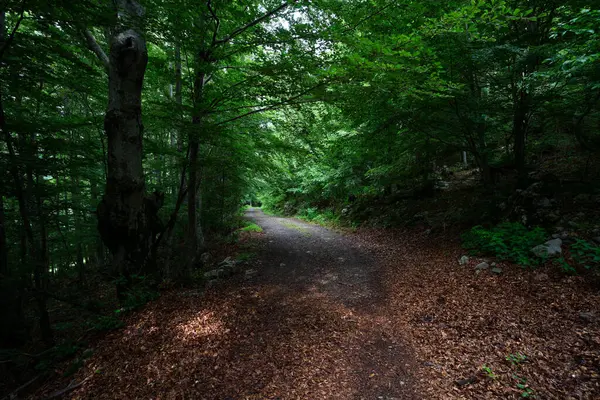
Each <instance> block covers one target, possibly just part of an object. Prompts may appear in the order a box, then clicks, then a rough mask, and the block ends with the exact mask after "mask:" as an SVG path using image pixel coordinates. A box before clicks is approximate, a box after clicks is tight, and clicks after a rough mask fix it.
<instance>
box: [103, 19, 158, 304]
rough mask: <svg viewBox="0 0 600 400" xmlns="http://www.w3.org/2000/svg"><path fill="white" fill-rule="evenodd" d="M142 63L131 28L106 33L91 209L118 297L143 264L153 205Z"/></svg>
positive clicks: (144, 55)
mask: <svg viewBox="0 0 600 400" xmlns="http://www.w3.org/2000/svg"><path fill="white" fill-rule="evenodd" d="M147 63H148V51H147V48H146V41H145V40H144V38H143V37H142V35H141V34H140V33H138V32H137V31H136V30H134V29H128V30H125V31H123V32H120V33H118V34H116V35H115V36H114V37H113V38H112V40H111V46H110V55H109V68H108V75H109V78H108V109H107V111H106V116H105V119H104V130H105V132H106V136H107V138H108V175H107V181H106V190H105V193H104V196H103V198H102V201H101V202H100V204H99V205H98V210H97V213H98V229H99V231H100V235H101V236H102V240H103V241H104V243H105V244H106V246H107V247H108V248H109V249H110V251H111V253H112V254H113V272H114V273H115V274H117V275H119V276H121V277H122V279H119V282H120V284H118V285H117V293H118V295H119V297H120V299H121V300H123V295H124V291H125V290H126V289H127V287H128V286H129V282H130V275H131V272H132V271H133V269H134V268H136V270H137V269H142V268H144V266H145V264H146V260H147V257H148V254H149V250H150V246H149V245H150V241H151V238H152V234H151V232H150V224H151V223H150V221H151V220H152V219H153V218H156V213H157V211H158V208H159V207H156V206H154V205H153V204H152V200H151V199H147V198H146V197H145V181H144V170H143V167H142V155H143V151H142V139H143V133H144V127H143V125H142V85H143V81H144V74H145V72H146V65H147ZM155 204H157V203H155Z"/></svg>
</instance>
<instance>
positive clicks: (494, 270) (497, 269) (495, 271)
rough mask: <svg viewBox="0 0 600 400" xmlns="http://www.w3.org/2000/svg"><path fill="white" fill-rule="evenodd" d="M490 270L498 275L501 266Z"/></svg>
mask: <svg viewBox="0 0 600 400" xmlns="http://www.w3.org/2000/svg"><path fill="white" fill-rule="evenodd" d="M492 272H493V273H494V274H496V275H500V274H501V273H502V268H499V267H496V268H492Z"/></svg>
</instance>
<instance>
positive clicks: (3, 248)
mask: <svg viewBox="0 0 600 400" xmlns="http://www.w3.org/2000/svg"><path fill="white" fill-rule="evenodd" d="M9 272H10V271H9V268H8V246H7V244H6V218H5V216H4V196H3V195H2V194H0V277H1V276H8V275H9Z"/></svg>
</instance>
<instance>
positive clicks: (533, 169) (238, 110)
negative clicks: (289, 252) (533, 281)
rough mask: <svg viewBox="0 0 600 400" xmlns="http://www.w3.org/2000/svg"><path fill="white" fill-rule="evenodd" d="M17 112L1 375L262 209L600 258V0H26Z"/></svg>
mask: <svg viewBox="0 0 600 400" xmlns="http://www.w3.org/2000/svg"><path fill="white" fill-rule="evenodd" d="M0 130H1V131H2V136H1V139H0V140H1V142H0V169H2V170H4V171H6V172H4V173H3V174H2V175H1V176H0V321H2V323H1V324H0V325H1V327H0V348H2V349H3V350H2V352H1V353H0V369H4V371H3V372H5V373H6V374H7V375H6V376H10V378H9V379H8V380H7V381H6V382H8V383H7V385H6V387H2V385H4V384H2V385H0V388H1V389H8V388H9V387H14V386H15V385H17V383H22V382H23V381H26V380H27V378H28V377H29V376H30V375H29V372H27V371H29V370H30V369H31V368H32V367H34V366H35V367H37V368H38V369H39V368H41V369H43V368H46V367H47V366H48V365H51V364H52V363H53V362H56V361H57V360H61V359H63V358H64V357H68V356H69V355H70V354H72V353H73V352H75V351H76V350H77V346H76V344H74V343H75V342H76V339H77V338H78V337H80V336H82V335H85V333H86V332H88V331H90V330H103V329H109V328H111V327H115V326H118V324H119V323H120V322H119V319H118V316H119V315H118V314H116V316H115V313H114V312H113V310H114V309H118V310H119V311H120V312H125V311H127V310H131V309H134V308H136V307H137V306H139V305H141V304H144V303H145V302H147V301H148V300H149V299H151V298H153V297H154V296H155V295H156V291H157V290H158V288H166V287H172V286H173V285H185V284H193V282H194V281H195V279H199V278H198V277H201V276H202V274H201V273H199V271H202V268H203V267H204V266H205V264H207V263H208V262H209V261H208V256H203V255H204V254H207V249H210V248H211V246H213V245H215V244H216V243H222V242H226V241H231V240H235V235H236V232H237V231H238V228H239V227H240V223H241V222H240V221H241V219H240V215H241V214H240V210H241V207H242V206H243V205H245V204H252V205H258V204H262V205H263V206H264V207H265V208H266V209H267V210H270V211H272V212H279V213H286V214H289V215H300V216H303V217H304V218H306V219H309V220H314V221H317V222H323V223H326V222H328V223H339V224H346V225H352V226H359V225H361V224H363V225H374V226H385V227H393V226H398V225H402V224H412V225H415V224H422V225H423V226H426V227H427V229H429V230H433V231H435V230H446V229H452V228H453V227H458V229H461V230H468V229H469V228H471V227H472V226H474V225H485V226H486V227H490V226H493V225H494V224H497V223H499V222H502V221H513V222H514V223H516V224H518V225H519V226H520V227H522V229H524V230H525V231H527V232H529V231H528V230H529V229H530V228H533V227H542V228H545V229H549V230H550V229H553V227H555V226H557V225H558V226H566V225H569V224H571V225H572V228H577V229H580V230H581V232H582V234H581V237H582V238H585V241H583V239H582V242H577V243H578V246H579V249H580V250H581V252H582V254H583V256H582V257H583V258H584V259H585V260H586V267H589V265H592V264H593V265H597V264H598V261H599V260H600V258H598V259H596V258H594V257H600V252H597V244H594V242H593V237H595V236H598V235H600V231H598V229H597V228H598V227H595V225H594V221H595V220H594V218H596V217H598V215H596V211H595V210H597V209H598V206H599V205H600V167H599V166H600V164H599V160H600V157H599V154H600V8H598V5H597V4H594V2H592V1H585V0H568V1H554V0H552V1H547V0H545V1H541V0H514V1H513V0H493V1H483V0H472V1H464V0H458V1H427V2H425V1H420V2H419V1H408V0H406V1H405V0H397V1H383V0H356V1H351V2H348V1H338V0H314V1H303V0H298V1H287V2H282V1H281V0H277V1H271V0H260V1H226V0H209V1H195V0H186V1H182V0H162V1H155V0H147V1H146V0H144V1H139V2H137V1H134V0H114V1H100V0H82V1H76V2H64V1H39V0H20V1H12V0H8V1H4V2H3V3H2V8H1V10H0ZM581 212H584V213H585V215H584V216H579V218H580V220H579V221H577V220H576V218H577V213H581ZM565 224H566V225H565ZM504 227H506V225H504ZM514 227H515V226H514V225H513V226H512V228H511V229H513V228H514ZM478 229H479V230H477V229H476V230H475V231H474V233H473V231H471V234H472V235H477V234H479V235H480V236H479V238H480V237H481V235H484V234H485V235H493V234H494V232H495V233H496V234H498V232H499V231H493V230H492V231H484V230H483V229H484V228H478ZM486 229H487V228H486ZM506 229H508V228H506ZM518 229H521V228H518ZM594 229H596V231H594ZM501 230H502V228H501ZM490 232H491V233H490ZM519 232H521V231H519ZM527 232H526V233H527ZM526 233H523V234H524V235H525V234H526ZM515 234H516V233H515ZM519 234H520V233H519ZM487 237H489V236H487ZM469 240H470V241H471V242H472V243H474V246H478V242H477V240H478V237H475V238H473V237H471V238H470V239H469ZM532 244H535V243H532ZM479 247H482V246H479ZM487 250H490V249H487ZM491 250H492V251H496V250H498V249H494V248H492V249H491ZM497 252H498V251H497ZM586 252H587V253H586ZM509 255H510V257H513V256H514V257H513V258H515V260H516V261H521V262H522V263H524V264H527V259H526V258H527V257H525V259H523V258H519V257H521V256H522V254H517V255H516V256H515V255H513V254H509ZM575 261H577V260H575ZM561 262H562V263H563V264H562V268H563V269H564V270H565V272H568V273H573V272H576V271H578V270H579V267H578V266H577V265H575V264H576V263H575V264H574V261H573V260H570V259H562V260H561ZM594 263H595V264H594ZM588 264H589V265H588ZM73 315H76V316H77V318H78V319H77V321H73ZM17 386H18V385H17Z"/></svg>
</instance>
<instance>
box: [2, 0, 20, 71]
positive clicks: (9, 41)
mask: <svg viewBox="0 0 600 400" xmlns="http://www.w3.org/2000/svg"><path fill="white" fill-rule="evenodd" d="M24 17H25V1H23V4H22V5H21V14H19V19H18V20H17V23H16V24H15V27H14V28H13V30H12V32H11V33H10V35H9V36H8V39H6V42H4V44H3V45H2V48H1V49H0V60H2V57H3V56H4V52H5V51H6V49H8V46H10V44H11V43H12V41H13V40H14V38H15V34H16V33H17V29H19V25H21V21H23V18H24ZM0 35H2V36H3V35H4V32H1V33H0ZM3 39H4V38H3Z"/></svg>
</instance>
